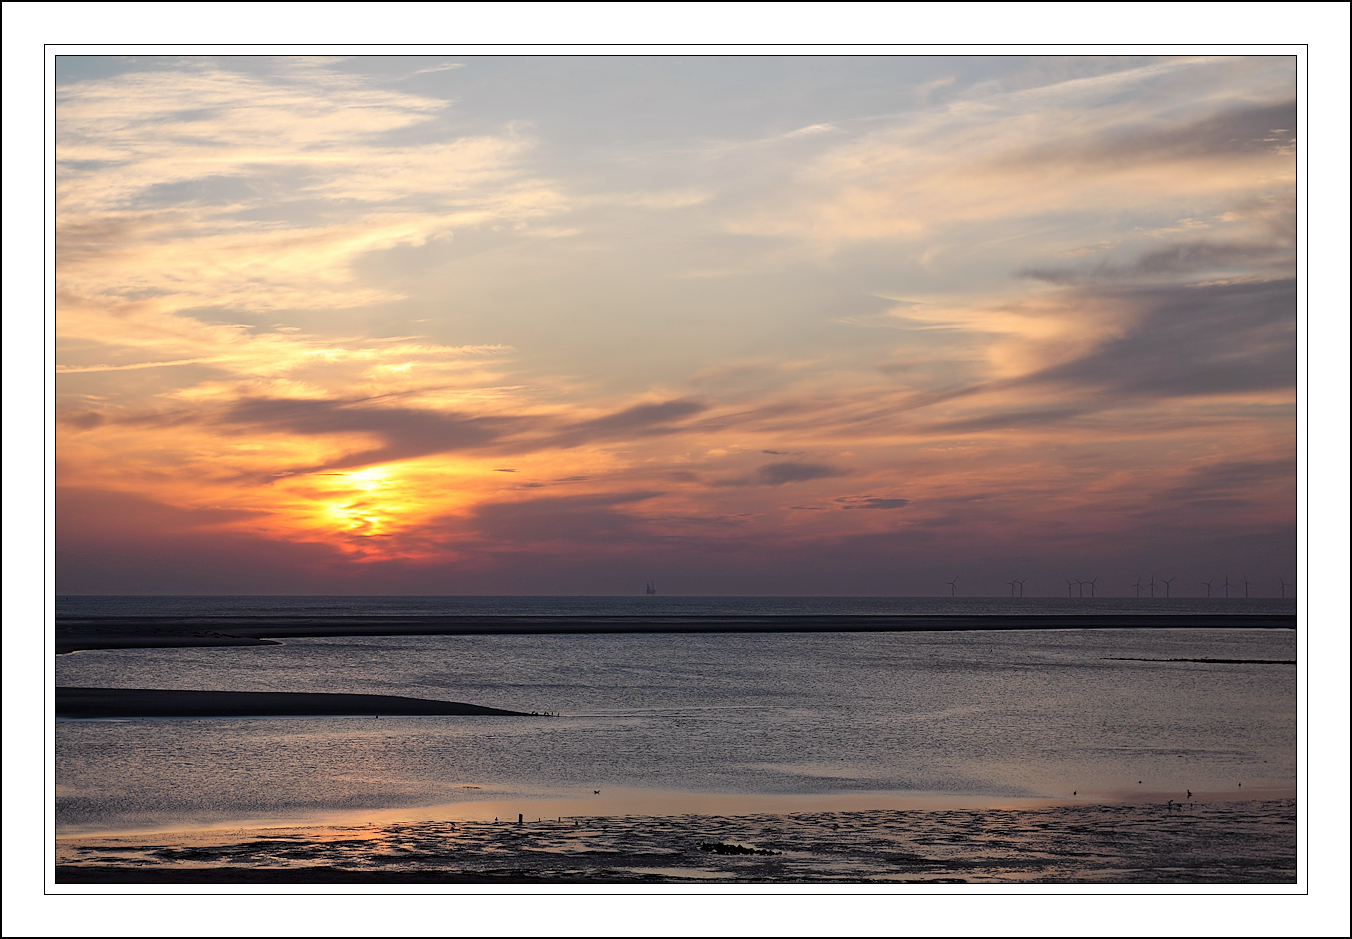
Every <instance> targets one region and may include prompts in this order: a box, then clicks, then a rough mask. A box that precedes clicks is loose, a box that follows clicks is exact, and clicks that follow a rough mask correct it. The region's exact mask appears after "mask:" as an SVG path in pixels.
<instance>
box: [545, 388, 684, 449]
mask: <svg viewBox="0 0 1352 939" xmlns="http://www.w3.org/2000/svg"><path fill="white" fill-rule="evenodd" d="M707 408H708V405H707V404H703V403H701V402H698V401H689V400H684V399H681V400H674V401H663V402H661V403H659V404H636V405H634V406H633V407H629V408H625V409H624V410H622V411H617V412H616V413H614V414H608V415H606V416H605V417H598V418H595V419H593V420H590V421H579V422H577V423H575V424H570V425H568V427H566V428H565V429H564V430H563V431H562V432H561V433H559V434H558V435H557V436H555V437H554V439H553V443H554V444H555V445H557V446H564V447H571V446H577V445H578V444H581V443H586V442H588V441H591V440H600V439H605V438H609V437H631V436H632V437H648V436H653V435H656V434H672V433H675V432H676V430H677V429H676V428H675V427H673V426H671V425H672V423H673V422H675V421H679V420H681V419H683V418H686V417H691V416H693V415H695V414H699V413H700V412H702V411H704V410H706V409H707Z"/></svg>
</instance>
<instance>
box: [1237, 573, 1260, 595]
mask: <svg viewBox="0 0 1352 939" xmlns="http://www.w3.org/2000/svg"><path fill="white" fill-rule="evenodd" d="M1239 576H1240V577H1242V578H1244V599H1245V600H1247V599H1249V575H1248V574H1240V575H1239ZM1255 583H1257V581H1255Z"/></svg>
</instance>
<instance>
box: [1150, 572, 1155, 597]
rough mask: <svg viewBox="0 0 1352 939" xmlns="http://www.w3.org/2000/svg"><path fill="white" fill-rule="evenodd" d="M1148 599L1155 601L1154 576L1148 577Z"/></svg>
mask: <svg viewBox="0 0 1352 939" xmlns="http://www.w3.org/2000/svg"><path fill="white" fill-rule="evenodd" d="M1150 599H1152V600H1153V599H1155V575H1154V574H1151V575H1150Z"/></svg>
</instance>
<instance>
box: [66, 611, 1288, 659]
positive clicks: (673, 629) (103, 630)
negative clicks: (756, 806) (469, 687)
mask: <svg viewBox="0 0 1352 939" xmlns="http://www.w3.org/2000/svg"><path fill="white" fill-rule="evenodd" d="M1180 627H1182V628H1189V629H1198V628H1201V629H1207V628H1224V629H1294V628H1295V627H1296V616H1295V614H1294V613H1293V614H1281V613H1226V614H1221V613H1217V614H1210V613H1191V614H1187V613H1149V614H1113V613H1109V614H1010V615H965V614H964V615H956V614H955V615H933V616H919V615H907V616H901V615H897V616H886V615H859V616H855V615H802V616H787V615H773V616H769V615H767V616H696V615H690V616H684V615H660V616H421V617H381V618H379V619H368V620H356V621H354V620H352V619H345V620H344V621H342V622H334V621H332V620H328V621H326V620H324V619H323V618H320V617H316V618H315V619H313V620H308V621H307V620H306V619H305V618H304V617H297V616H288V617H267V616H259V617H248V618H239V619H226V618H213V619H210V620H207V619H206V618H202V619H182V618H173V617H144V616H142V617H98V618H89V619H79V618H73V617H71V618H61V619H58V621H57V624H56V651H57V653H58V654H64V653H69V652H77V651H80V650H85V649H144V648H181V647H189V646H256V645H268V644H272V643H274V642H275V641H276V640H278V639H285V638H299V637H311V638H314V637H334V636H447V635H463V636H475V635H576V634H607V633H610V634H615V633H620V634H636V633H639V634H641V633H796V632H905V631H933V630H984V629H1177V628H1180Z"/></svg>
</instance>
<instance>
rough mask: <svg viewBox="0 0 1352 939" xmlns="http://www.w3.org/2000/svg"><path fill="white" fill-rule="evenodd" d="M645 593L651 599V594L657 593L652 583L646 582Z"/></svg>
mask: <svg viewBox="0 0 1352 939" xmlns="http://www.w3.org/2000/svg"><path fill="white" fill-rule="evenodd" d="M646 592H647V594H648V596H650V597H651V596H652V595H653V594H655V593H657V588H656V587H654V586H653V582H652V581H651V580H650V581H648V589H647V591H646Z"/></svg>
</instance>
